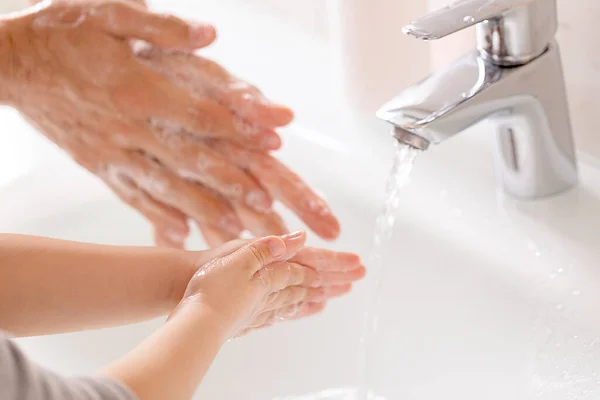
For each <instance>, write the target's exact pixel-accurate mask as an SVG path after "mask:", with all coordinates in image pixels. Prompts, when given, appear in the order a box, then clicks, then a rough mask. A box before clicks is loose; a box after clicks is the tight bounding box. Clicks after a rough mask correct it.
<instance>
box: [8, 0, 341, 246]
mask: <svg viewBox="0 0 600 400" xmlns="http://www.w3.org/2000/svg"><path fill="white" fill-rule="evenodd" d="M0 27H1V31H0V32H1V33H0V35H2V38H1V39H2V40H1V41H0V43H4V44H3V45H0V52H1V53H2V54H3V60H2V61H0V71H2V74H1V76H2V77H1V78H0V79H1V80H2V82H1V83H2V89H0V90H1V92H0V101H2V102H4V103H6V104H9V105H12V106H14V107H15V108H17V109H18V110H19V111H20V112H21V113H22V114H23V115H24V116H25V117H26V118H27V119H28V120H29V121H30V122H32V124H34V125H35V126H36V127H37V128H38V129H40V131H42V132H43V133H44V134H45V135H46V136H47V137H48V138H49V139H50V140H52V141H53V142H54V143H56V144H57V145H58V146H60V147H61V148H63V149H65V150H66V151H67V152H68V153H70V154H71V155H72V157H73V158H74V159H75V160H76V161H77V162H78V163H79V164H81V165H82V166H84V167H85V168H87V169H88V170H90V171H91V172H93V173H95V174H96V175H98V176H99V177H101V178H102V179H103V180H104V181H105V182H106V183H107V184H108V185H109V186H110V187H111V188H112V189H113V190H114V191H115V192H116V194H117V195H118V196H119V197H120V198H121V199H122V200H124V201H125V202H126V203H128V204H130V205H132V206H133V207H135V208H136V209H138V210H139V211H140V212H141V213H142V214H143V215H144V216H145V217H146V218H147V219H148V220H149V221H150V222H151V223H152V224H153V225H154V228H155V237H156V241H157V242H158V243H159V244H163V245H169V246H173V247H181V246H182V245H183V241H184V239H185V237H186V236H187V234H188V224H187V221H188V219H192V220H194V221H196V222H197V223H198V225H199V227H200V229H201V230H202V232H203V233H204V235H205V237H206V239H207V241H208V243H209V244H211V245H217V244H220V243H224V242H226V241H228V240H231V239H234V238H236V237H238V236H239V234H240V233H241V232H242V230H243V229H245V228H246V229H248V230H250V231H252V232H253V233H254V234H256V235H265V234H279V233H284V232H285V231H286V228H285V226H284V224H283V222H282V220H281V218H280V217H279V216H278V215H277V214H276V213H274V212H273V211H272V208H271V206H272V202H273V199H274V198H275V199H278V200H281V201H283V202H284V203H285V204H286V205H287V206H288V207H289V208H291V209H292V210H293V211H295V212H296V213H297V214H298V215H299V216H300V217H301V218H302V219H303V220H304V221H305V222H306V223H307V224H308V226H309V227H311V228H312V229H313V230H315V231H316V232H317V233H318V234H319V235H321V236H322V237H325V238H328V239H332V238H335V237H336V236H337V235H338V233H339V225H338V223H337V220H336V219H335V218H334V217H333V216H332V214H331V213H330V212H329V209H328V207H327V205H326V204H325V203H324V202H323V201H322V200H321V199H320V198H319V197H318V196H317V195H316V194H314V192H312V191H311V190H310V189H309V188H308V186H307V185H306V184H304V182H303V181H302V180H301V179H300V178H299V177H298V176H297V175H295V174H294V173H293V172H291V171H290V170H289V169H287V168H286V167H285V166H283V165H282V164H281V163H280V162H278V161H277V160H276V159H274V158H273V157H272V156H271V155H269V154H268V153H267V152H268V151H269V150H274V149H277V148H279V146H280V144H281V142H280V138H279V136H278V135H277V133H276V132H275V130H274V129H275V128H276V127H279V126H283V125H285V124H287V123H289V122H290V121H291V119H292V117H293V115H292V112H291V111H290V110H289V109H288V108H286V107H283V106H280V105H277V104H274V103H272V102H270V101H268V100H267V99H266V98H265V97H264V96H263V95H262V94H261V93H260V92H259V91H258V90H257V89H256V88H254V87H253V86H251V85H248V84H247V83H245V82H242V81H240V80H239V79H236V78H235V77H233V76H231V75H230V74H229V73H227V71H225V70H224V69H223V68H221V67H220V66H218V65H217V64H216V63H213V62H211V61H209V60H206V59H203V58H200V57H198V56H195V55H192V54H191V53H190V52H191V51H193V50H195V49H198V48H201V47H204V46H206V45H208V44H210V43H211V42H212V41H213V40H214V38H215V30H214V28H213V27H211V26H209V25H204V24H195V23H191V22H187V21H183V20H181V19H178V18H175V17H173V16H168V15H160V14H155V13H152V12H149V11H148V10H146V9H145V8H144V7H143V6H141V5H138V4H135V2H123V1H116V0H62V1H59V0H55V1H44V2H42V3H39V4H37V5H36V6H34V7H32V8H30V9H28V10H27V11H26V12H23V13H19V14H13V15H10V16H8V17H6V18H4V19H1V20H0Z"/></svg>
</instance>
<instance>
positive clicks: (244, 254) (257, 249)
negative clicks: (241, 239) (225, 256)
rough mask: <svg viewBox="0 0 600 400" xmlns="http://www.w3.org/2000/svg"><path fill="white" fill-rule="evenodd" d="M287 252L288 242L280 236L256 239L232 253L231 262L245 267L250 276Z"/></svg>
mask: <svg viewBox="0 0 600 400" xmlns="http://www.w3.org/2000/svg"><path fill="white" fill-rule="evenodd" d="M285 254H286V244H285V242H284V241H283V239H281V238H280V237H278V236H267V237H264V238H261V239H257V240H254V241H252V242H250V243H248V244H247V245H245V246H244V247H242V248H241V249H239V250H237V251H235V252H234V253H232V254H231V256H230V258H229V260H230V262H231V263H233V264H236V265H239V266H240V267H241V268H244V269H245V270H246V271H247V272H248V275H249V276H250V277H252V276H254V274H256V273H257V272H258V271H260V270H261V269H263V268H264V267H266V266H267V265H269V264H271V263H273V262H275V261H277V260H279V259H280V258H281V257H283V256H284V255H285Z"/></svg>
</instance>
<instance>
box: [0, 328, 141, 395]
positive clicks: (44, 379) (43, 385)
mask: <svg viewBox="0 0 600 400" xmlns="http://www.w3.org/2000/svg"><path fill="white" fill-rule="evenodd" d="M0 400H137V399H136V397H135V395H134V394H133V393H132V392H131V391H130V390H129V389H127V388H126V387H125V386H124V385H122V384H119V383H117V382H113V381H111V380H109V379H105V378H100V377H85V378H70V377H63V376H60V375H58V374H55V373H53V372H52V371H49V370H47V369H45V368H42V367H40V366H38V365H36V364H34V363H33V362H31V361H30V360H29V359H27V357H26V356H25V355H24V354H23V352H21V350H19V348H18V347H17V345H16V344H15V343H14V342H12V341H11V340H9V339H8V338H7V337H6V336H3V334H2V332H0Z"/></svg>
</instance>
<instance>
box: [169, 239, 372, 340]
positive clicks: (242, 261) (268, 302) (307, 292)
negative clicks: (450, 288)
mask: <svg viewBox="0 0 600 400" xmlns="http://www.w3.org/2000/svg"><path fill="white" fill-rule="evenodd" d="M305 240H306V235H305V234H304V232H296V233H293V234H289V235H284V236H281V237H279V236H269V237H264V238H260V239H256V240H251V241H233V242H230V243H227V244H226V245H224V246H221V247H219V248H216V249H214V250H212V254H210V255H211V256H212V257H213V258H212V259H211V260H210V261H208V262H206V263H204V264H203V265H202V266H201V267H200V268H199V269H198V271H197V272H196V274H195V275H194V277H193V278H192V279H191V280H190V282H189V284H188V286H187V289H186V292H185V294H184V297H183V299H182V300H181V302H180V304H179V306H178V307H177V308H176V309H175V311H174V312H173V314H172V315H171V316H170V317H169V318H170V319H172V318H177V316H178V314H179V313H180V312H181V309H187V308H189V307H191V308H197V309H200V310H201V311H202V312H203V313H204V314H208V315H211V316H213V317H214V319H216V320H218V321H219V325H220V327H221V329H222V332H223V335H224V336H225V339H228V338H231V337H234V336H239V335H242V334H245V333H247V332H248V331H250V330H252V329H258V328H263V327H266V326H270V325H272V324H273V323H275V322H278V321H285V320H290V319H297V318H302V317H306V316H309V315H313V314H315V313H318V312H320V311H322V310H323V308H324V307H325V304H326V302H327V300H328V299H331V298H332V297H336V296H340V295H342V294H345V293H347V292H349V291H350V290H351V288H352V282H354V281H356V280H359V279H361V278H362V277H363V276H364V274H365V268H364V266H362V264H361V261H360V258H359V257H358V256H357V255H355V254H352V253H339V252H334V251H329V250H323V249H316V248H307V247H304V243H305ZM206 256H207V254H204V255H203V257H202V258H203V260H205V259H206ZM202 262H204V261H202Z"/></svg>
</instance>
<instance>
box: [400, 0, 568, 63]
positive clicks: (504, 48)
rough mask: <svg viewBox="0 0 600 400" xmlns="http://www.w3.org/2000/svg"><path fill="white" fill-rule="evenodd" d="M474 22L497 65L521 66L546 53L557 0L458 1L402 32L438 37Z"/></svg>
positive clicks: (479, 38)
mask: <svg viewBox="0 0 600 400" xmlns="http://www.w3.org/2000/svg"><path fill="white" fill-rule="evenodd" d="M473 25H477V27H476V29H477V47H478V49H479V51H480V52H481V53H482V55H484V56H486V57H487V58H489V59H490V60H491V61H492V62H494V63H497V64H498V65H506V66H514V65H522V64H525V63H527V62H529V61H531V60H533V59H534V58H536V57H538V56H539V55H541V54H543V53H544V51H545V50H546V48H547V47H548V45H549V44H550V43H551V42H552V40H553V39H554V36H555V35H556V31H557V29H558V17H557V12H556V0H458V1H456V2H454V3H452V4H450V5H448V6H446V7H444V8H442V9H439V10H437V11H433V12H432V13H430V14H428V15H426V16H424V17H423V18H420V19H418V20H416V21H413V22H411V23H410V24H408V25H406V26H405V27H404V28H403V32H404V33H406V34H407V35H410V36H413V37H415V38H417V39H421V40H435V39H441V38H443V37H446V36H448V35H451V34H453V33H455V32H458V31H461V30H463V29H466V28H468V27H470V26H473Z"/></svg>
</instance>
